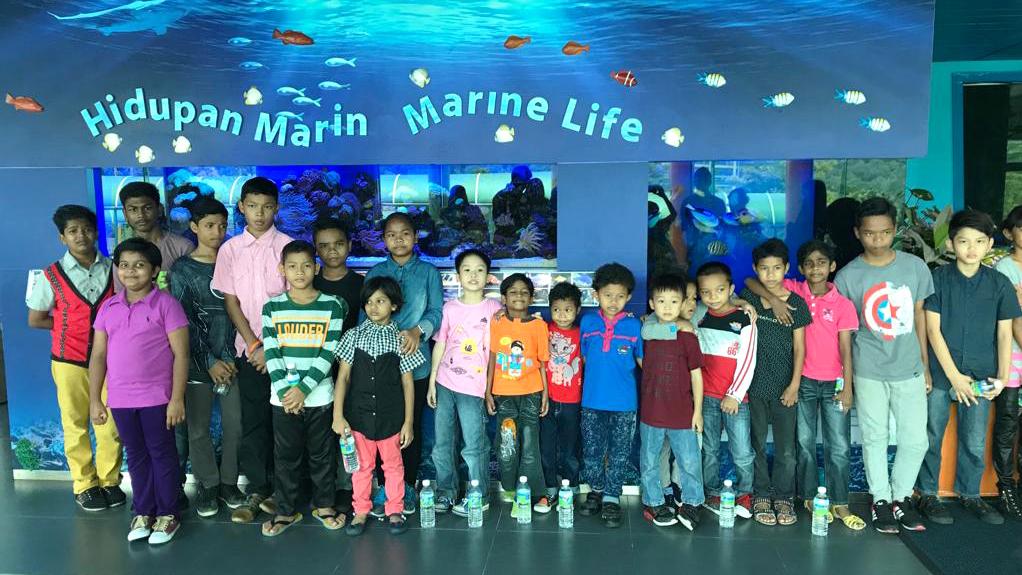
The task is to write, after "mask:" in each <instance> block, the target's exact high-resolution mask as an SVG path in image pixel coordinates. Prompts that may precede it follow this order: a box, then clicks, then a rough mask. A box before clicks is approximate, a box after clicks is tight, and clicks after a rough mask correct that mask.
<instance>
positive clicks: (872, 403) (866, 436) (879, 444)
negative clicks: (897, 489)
mask: <svg viewBox="0 0 1022 575" xmlns="http://www.w3.org/2000/svg"><path fill="white" fill-rule="evenodd" d="M931 395H932V393H931ZM945 395H946V392H945ZM854 397H855V412H856V414H857V415H858V417H859V429H860V430H861V431H862V464H863V466H864V467H865V468H866V483H867V484H868V485H869V494H870V495H872V496H873V501H887V502H890V501H891V479H890V475H889V474H888V472H887V443H888V441H889V439H890V430H889V429H888V425H889V422H890V418H891V398H890V392H889V388H888V386H887V384H886V383H884V382H882V381H880V380H877V379H869V378H865V377H859V376H856V378H855V395H854Z"/></svg>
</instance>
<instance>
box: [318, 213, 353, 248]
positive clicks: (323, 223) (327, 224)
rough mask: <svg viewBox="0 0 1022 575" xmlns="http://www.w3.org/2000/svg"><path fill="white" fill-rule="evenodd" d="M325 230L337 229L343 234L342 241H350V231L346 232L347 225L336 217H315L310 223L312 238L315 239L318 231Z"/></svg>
mask: <svg viewBox="0 0 1022 575" xmlns="http://www.w3.org/2000/svg"><path fill="white" fill-rule="evenodd" d="M326 230H337V231H339V232H341V233H342V234H344V241H346V242H350V241H351V233H349V232H348V227H347V226H345V225H344V222H342V221H341V220H339V219H337V218H331V217H329V216H322V217H320V218H317V219H316V221H315V222H313V223H312V239H313V241H315V239H316V234H318V233H319V232H325V231H326Z"/></svg>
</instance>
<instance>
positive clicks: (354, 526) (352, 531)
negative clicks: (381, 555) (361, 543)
mask: <svg viewBox="0 0 1022 575" xmlns="http://www.w3.org/2000/svg"><path fill="white" fill-rule="evenodd" d="M360 518H361V521H359V519H360ZM367 521H369V517H368V516H367V515H358V514H356V515H355V516H354V517H352V518H351V522H350V523H348V526H347V527H345V528H344V532H345V533H346V534H348V535H351V536H352V537H357V536H359V535H361V534H362V533H364V532H365V530H366V522H367Z"/></svg>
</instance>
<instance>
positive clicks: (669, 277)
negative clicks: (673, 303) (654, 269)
mask: <svg viewBox="0 0 1022 575" xmlns="http://www.w3.org/2000/svg"><path fill="white" fill-rule="evenodd" d="M688 284H689V280H688V278H687V277H685V274H683V273H680V272H678V271H674V270H668V271H665V272H660V273H658V274H656V275H655V276H653V279H652V280H650V282H649V295H650V296H651V297H652V296H654V295H656V294H658V293H660V292H665V291H676V292H678V293H680V294H681V297H685V290H686V288H688Z"/></svg>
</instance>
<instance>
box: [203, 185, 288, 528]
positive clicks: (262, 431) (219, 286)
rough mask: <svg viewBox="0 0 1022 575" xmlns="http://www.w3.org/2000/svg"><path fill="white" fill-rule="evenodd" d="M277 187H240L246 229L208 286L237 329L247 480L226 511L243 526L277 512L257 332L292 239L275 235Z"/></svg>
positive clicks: (279, 288) (279, 289)
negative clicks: (238, 501) (239, 498)
mask: <svg viewBox="0 0 1022 575" xmlns="http://www.w3.org/2000/svg"><path fill="white" fill-rule="evenodd" d="M277 194H278V191H277V185H276V184H274V183H273V182H272V181H270V180H268V179H266V178H263V177H255V178H251V179H249V180H248V181H247V182H245V184H244V185H243V186H242V187H241V199H240V200H238V210H239V211H240V212H241V213H242V215H244V216H245V221H246V225H245V231H244V232H242V233H241V234H239V235H237V236H234V237H232V238H231V239H229V240H227V241H226V242H224V245H223V246H222V247H221V248H220V251H219V252H218V253H217V256H216V267H215V268H214V269H213V283H211V284H210V287H211V288H213V289H215V290H218V291H220V292H222V293H223V294H224V307H225V308H226V309H227V315H228V316H230V318H231V323H233V324H234V327H235V329H237V330H238V335H237V337H235V339H234V349H235V354H236V357H237V359H236V360H235V364H236V365H237V367H238V391H240V392H241V425H242V435H241V450H240V452H239V454H238V462H239V463H240V464H241V471H242V473H244V474H245V477H246V478H248V489H247V495H248V497H247V499H246V500H245V504H244V505H242V506H240V507H238V508H237V509H235V510H234V512H233V513H231V521H233V522H235V523H248V522H249V521H252V520H253V519H255V516H256V515H257V514H258V513H259V510H260V509H262V510H263V511H265V512H267V513H274V512H275V511H276V507H275V504H274V502H273V500H272V499H269V500H267V499H268V498H269V497H270V496H271V495H272V494H273V485H272V484H271V477H272V470H273V410H272V409H271V406H270V404H269V403H267V401H266V398H267V397H269V395H270V378H269V376H268V375H267V374H266V358H265V355H264V352H263V342H262V340H261V339H259V336H258V335H256V334H261V333H262V310H263V305H264V304H265V303H266V301H267V300H268V299H269V298H271V297H274V296H277V295H280V294H281V293H283V291H284V276H283V275H281V274H280V271H279V268H278V266H279V265H280V254H281V251H283V249H284V246H286V245H287V244H288V242H290V241H291V238H289V237H288V236H286V235H284V234H282V233H280V232H279V231H277V228H276V227H274V225H273V218H274V216H276V215H277V209H278V205H277Z"/></svg>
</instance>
